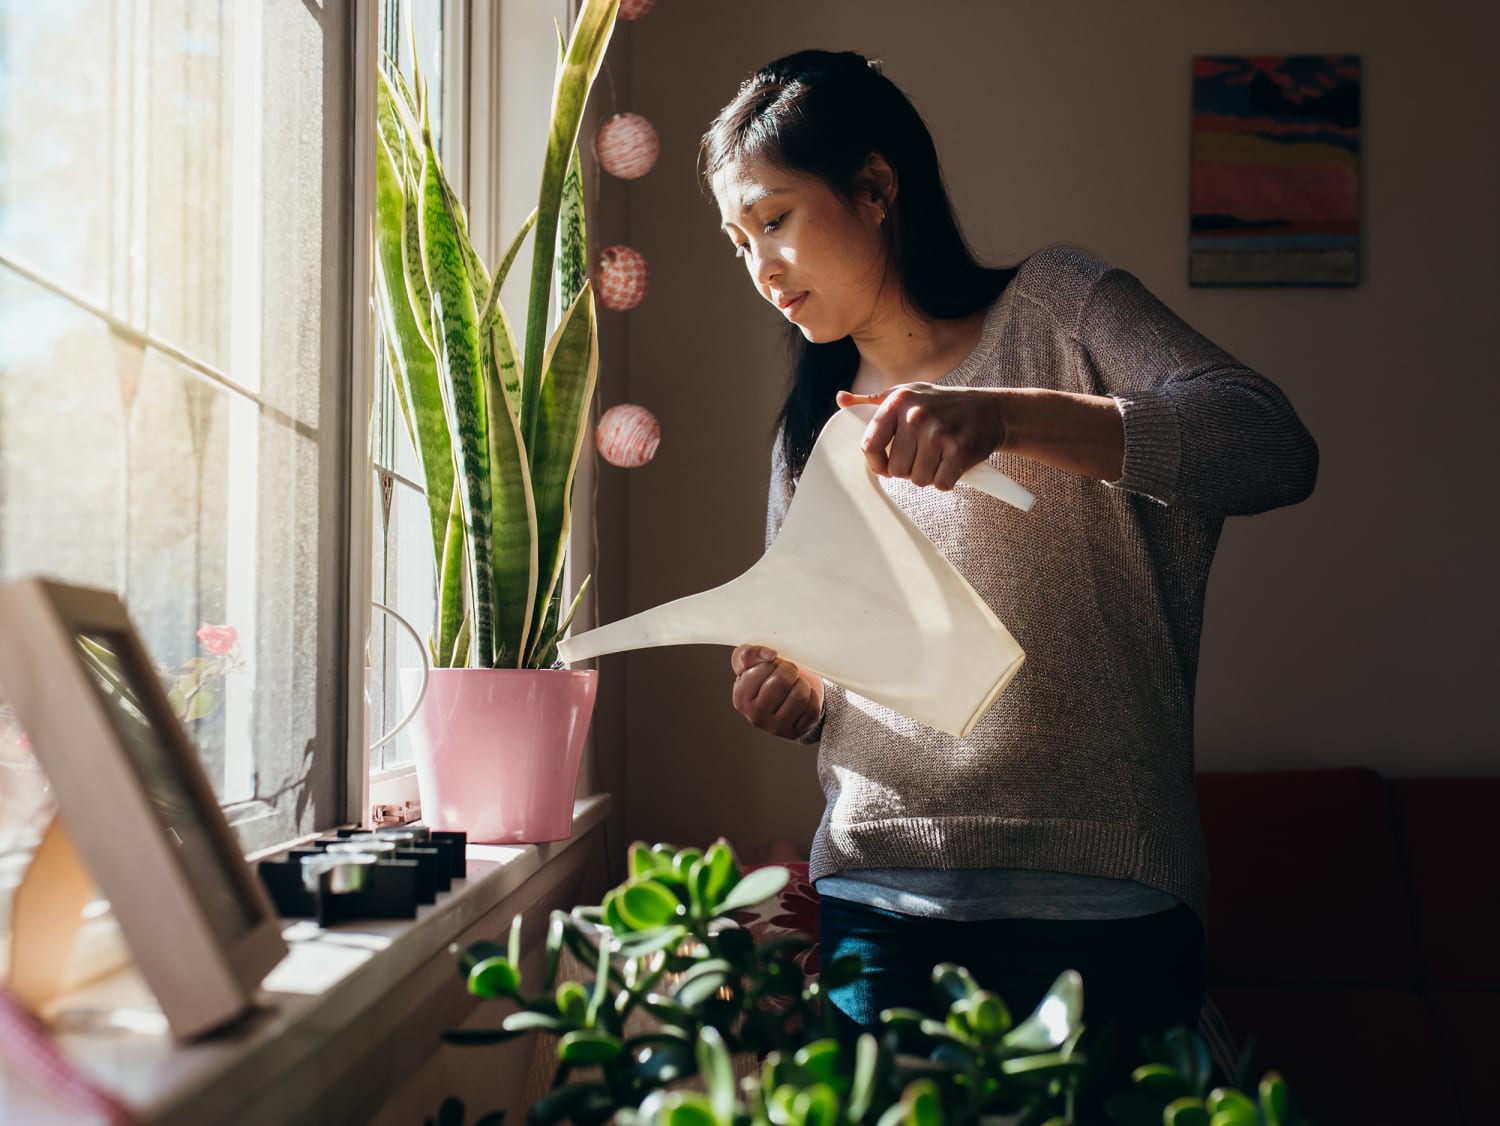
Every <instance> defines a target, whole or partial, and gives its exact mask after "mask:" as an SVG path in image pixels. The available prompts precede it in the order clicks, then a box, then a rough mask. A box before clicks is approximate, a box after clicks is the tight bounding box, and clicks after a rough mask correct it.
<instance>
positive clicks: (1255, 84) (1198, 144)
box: [1188, 55, 1360, 286]
mask: <svg viewBox="0 0 1500 1126" xmlns="http://www.w3.org/2000/svg"><path fill="white" fill-rule="evenodd" d="M1359 146H1360V57H1359V56H1358V55H1243V56H1242V55H1203V56H1199V57H1197V58H1195V59H1193V143H1192V217H1191V220H1190V238H1189V245H1190V249H1189V265H1188V281H1189V284H1191V285H1195V286H1199V285H1355V284H1357V283H1358V282H1359V271H1360V265H1359Z"/></svg>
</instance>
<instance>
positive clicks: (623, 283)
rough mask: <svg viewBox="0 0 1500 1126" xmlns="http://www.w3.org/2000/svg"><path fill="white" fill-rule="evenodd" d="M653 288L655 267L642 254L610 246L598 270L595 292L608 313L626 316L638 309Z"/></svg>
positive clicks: (597, 266)
mask: <svg viewBox="0 0 1500 1126" xmlns="http://www.w3.org/2000/svg"><path fill="white" fill-rule="evenodd" d="M650 288H651V267H650V266H648V265H646V259H645V257H644V256H642V254H641V252H640V251H639V250H634V249H632V248H631V247H628V246H606V247H605V248H604V249H603V250H601V251H599V260H598V262H597V263H596V264H595V266H594V289H595V291H596V292H597V293H598V294H599V303H600V304H601V305H603V306H604V307H605V308H606V309H613V310H614V311H615V312H617V313H623V312H625V311H626V310H627V309H634V308H635V307H636V306H637V305H639V304H640V303H641V301H642V300H644V298H645V296H646V291H647V290H649V289H650Z"/></svg>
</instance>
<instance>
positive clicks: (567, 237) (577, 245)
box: [554, 145, 589, 309]
mask: <svg viewBox="0 0 1500 1126" xmlns="http://www.w3.org/2000/svg"><path fill="white" fill-rule="evenodd" d="M587 232H588V226H587V223H586V221H585V219H584V213H583V173H582V172H581V171H580V170H579V166H578V147H577V146H576V145H575V146H574V147H573V156H572V159H570V160H569V161H568V173H567V175H566V176H565V177H563V191H562V213H561V214H560V215H559V216H558V219H557V264H556V266H555V267H554V268H555V270H556V276H557V307H558V308H559V309H566V308H567V307H568V306H569V305H571V304H573V299H574V298H576V297H577V296H578V291H579V290H581V289H582V288H583V283H584V282H585V281H586V280H587V279H588V276H589V257H588V254H589V252H588V237H587Z"/></svg>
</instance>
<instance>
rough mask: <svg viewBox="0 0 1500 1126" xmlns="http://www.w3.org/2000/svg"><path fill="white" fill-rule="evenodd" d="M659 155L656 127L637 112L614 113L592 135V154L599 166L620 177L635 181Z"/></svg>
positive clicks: (648, 168) (659, 143) (649, 168)
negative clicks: (596, 158) (597, 160)
mask: <svg viewBox="0 0 1500 1126" xmlns="http://www.w3.org/2000/svg"><path fill="white" fill-rule="evenodd" d="M660 154H661V138H659V137H658V136H657V135H656V129H655V127H654V126H653V125H652V124H651V122H649V121H647V120H646V119H645V118H644V117H642V116H641V115H640V114H638V113H617V114H615V115H614V116H613V117H611V118H610V119H609V120H608V121H606V122H605V123H604V124H603V125H601V126H600V127H599V132H598V133H596V134H594V155H595V156H596V157H598V159H599V167H600V168H602V169H604V171H606V172H608V173H609V174H610V175H611V176H618V177H619V178H620V179H622V180H638V179H640V178H641V177H642V176H644V175H645V174H646V173H647V172H650V171H651V169H652V166H654V165H655V164H656V158H657V157H658V156H659V155H660Z"/></svg>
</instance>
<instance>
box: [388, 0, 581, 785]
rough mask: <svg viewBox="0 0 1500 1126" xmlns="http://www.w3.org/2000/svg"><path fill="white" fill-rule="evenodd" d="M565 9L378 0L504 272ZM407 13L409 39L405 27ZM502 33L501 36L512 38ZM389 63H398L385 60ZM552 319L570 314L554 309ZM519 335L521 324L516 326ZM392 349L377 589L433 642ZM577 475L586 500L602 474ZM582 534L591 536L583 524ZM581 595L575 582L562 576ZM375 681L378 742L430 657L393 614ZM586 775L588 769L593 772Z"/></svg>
mask: <svg viewBox="0 0 1500 1126" xmlns="http://www.w3.org/2000/svg"><path fill="white" fill-rule="evenodd" d="M573 7H574V6H573V5H572V4H571V3H569V2H568V0H543V2H540V3H539V2H537V0H524V2H523V0H496V2H495V3H493V4H479V5H466V4H463V3H461V2H458V0H381V5H380V11H381V19H380V37H381V47H382V49H383V51H384V52H385V53H386V55H388V56H389V57H390V59H392V60H394V61H395V63H396V64H397V65H398V66H400V68H401V70H402V72H403V73H404V74H406V75H407V77H408V78H410V76H411V73H412V71H411V56H412V46H411V38H412V37H413V36H414V38H415V40H416V47H415V50H416V53H417V57H418V61H419V63H420V65H421V68H422V73H423V76H424V77H425V78H426V80H427V85H428V103H429V106H430V107H431V112H430V117H431V120H432V126H433V132H434V139H435V141H436V142H437V147H438V152H439V154H440V156H441V157H442V160H443V164H444V167H445V169H446V170H447V172H448V176H449V179H450V181H451V182H452V183H453V185H454V187H455V190H456V191H457V192H458V194H459V196H460V198H461V199H462V201H463V202H464V204H465V207H466V209H467V212H468V220H469V230H470V232H471V234H472V235H473V238H474V244H475V248H476V249H477V250H478V251H479V253H480V255H481V257H483V258H484V260H485V261H486V262H487V263H489V264H491V265H493V264H494V262H495V261H496V260H497V258H498V257H499V254H500V251H501V248H502V247H504V246H507V245H509V243H510V241H511V239H512V238H513V237H514V235H515V233H516V231H517V230H519V229H520V227H521V224H522V222H523V220H524V219H525V218H526V216H527V215H528V214H529V213H530V212H531V210H532V208H533V207H534V206H535V204H536V193H537V185H538V183H539V181H540V178H541V169H542V157H543V154H544V152H545V150H546V140H547V125H548V121H547V113H546V109H547V107H548V106H549V105H550V104H551V99H552V88H553V84H554V81H555V78H556V62H557V56H556V43H557V27H558V26H559V25H561V26H562V27H564V28H567V27H570V26H571V24H572V18H573ZM408 16H410V18H411V32H410V33H409V32H408ZM502 26H503V31H504V33H503V34H501V30H502ZM382 65H387V63H386V62H385V61H384V56H383V58H382ZM530 273H531V243H530V241H528V242H527V243H526V244H525V245H524V246H523V247H522V250H521V253H520V254H519V256H518V257H517V259H516V263H515V265H514V267H513V268H512V269H511V273H510V277H509V279H508V280H507V282H506V284H505V288H504V291H503V294H502V300H504V302H505V304H506V308H507V310H508V311H510V313H511V315H512V317H513V318H515V319H516V321H517V324H518V326H519V325H520V324H522V323H524V322H522V321H521V316H522V313H521V311H522V310H523V309H524V308H525V301H526V290H527V286H528V279H529V277H530ZM553 313H554V316H557V315H559V314H558V311H557V310H554V311H553ZM518 331H519V328H518ZM384 351H385V349H384V345H383V344H381V345H379V346H378V347H377V348H376V349H375V352H374V354H375V355H376V356H378V357H382V359H380V360H379V364H380V370H378V371H377V372H376V374H375V376H374V396H375V415H374V420H373V424H372V446H371V452H372V459H373V462H374V465H373V477H372V483H371V494H372V496H371V506H370V507H371V517H370V518H371V527H370V533H371V534H370V544H371V590H372V595H373V597H374V599H375V601H377V602H381V603H384V604H385V605H388V606H390V607H392V608H394V609H395V610H396V611H397V612H398V613H400V614H401V616H402V617H404V618H405V619H406V620H407V621H409V622H410V623H411V624H412V626H413V627H414V628H415V629H416V631H417V632H418V633H419V634H421V635H422V636H423V637H424V638H425V637H427V636H428V635H429V634H430V633H431V629H432V622H433V617H434V612H435V604H436V587H437V581H436V576H435V575H434V573H433V571H434V568H433V559H432V546H431V534H430V532H429V531H428V516H427V501H426V498H425V494H424V491H423V488H422V484H421V474H420V470H419V468H418V464H417V460H416V455H415V454H414V453H413V452H412V449H411V442H410V440H409V439H408V437H407V434H406V429H405V425H404V424H403V422H402V420H401V417H400V410H399V408H398V406H397V404H396V401H395V398H394V395H393V392H392V390H391V384H390V373H389V372H388V371H387V370H386V369H385V367H384V360H383V356H384ZM586 463H587V459H585V466H584V467H582V468H581V469H580V475H579V484H578V486H577V494H576V495H579V496H587V495H588V489H589V485H590V482H591V481H592V478H591V477H590V476H589V471H588V469H587V467H586ZM576 534H587V533H586V531H585V530H584V529H582V528H580V529H579V531H578V533H576ZM564 581H565V583H566V584H567V586H568V588H569V589H570V590H572V589H575V582H574V579H573V577H572V576H571V575H569V576H567V577H566V578H565V580H564ZM369 629H370V645H369V658H370V672H369V684H368V687H367V689H366V702H367V705H368V708H369V728H370V733H371V739H372V740H374V739H376V738H378V737H379V736H380V734H381V733H383V732H385V731H387V730H389V729H390V728H391V727H392V726H393V725H394V724H395V723H396V722H397V721H399V719H400V718H401V716H402V715H403V714H404V713H405V710H406V707H405V705H406V704H407V699H406V698H405V697H404V696H403V694H402V688H401V677H402V670H403V669H406V670H409V669H413V668H415V667H416V666H417V665H418V664H419V662H420V660H421V657H420V655H419V654H418V653H417V651H416V648H415V645H414V643H413V642H412V640H411V638H410V636H409V635H408V634H407V633H406V631H405V630H403V629H401V628H400V627H399V626H398V625H397V624H396V623H394V622H393V621H391V620H390V619H389V618H387V617H386V616H385V615H383V614H381V613H378V612H377V613H376V614H375V615H374V617H372V619H371V620H370V624H369ZM370 769H371V773H372V777H373V778H374V779H376V783H375V786H374V787H373V788H372V800H375V801H399V800H404V799H407V798H415V797H416V796H417V793H416V787H415V781H414V779H413V778H412V768H411V749H410V744H409V741H408V739H407V736H406V733H405V732H404V731H403V732H402V733H400V734H398V735H397V736H396V737H395V738H394V739H392V740H391V741H390V742H388V743H387V744H386V745H385V746H384V747H382V748H381V749H379V750H377V751H376V752H375V753H374V754H373V755H372V756H371V759H370ZM587 775H588V771H587V770H585V771H584V772H583V776H584V777H587Z"/></svg>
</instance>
